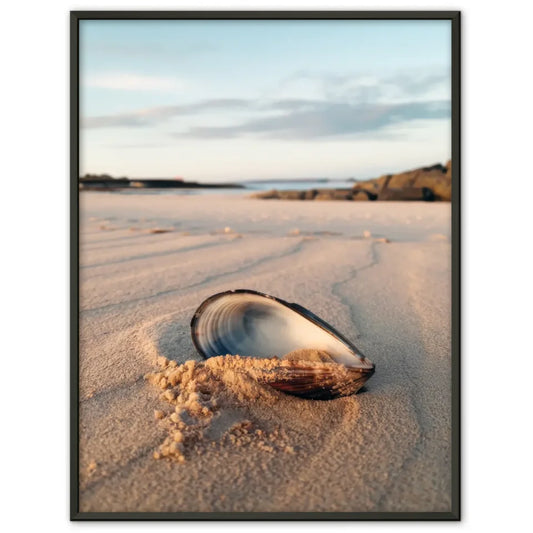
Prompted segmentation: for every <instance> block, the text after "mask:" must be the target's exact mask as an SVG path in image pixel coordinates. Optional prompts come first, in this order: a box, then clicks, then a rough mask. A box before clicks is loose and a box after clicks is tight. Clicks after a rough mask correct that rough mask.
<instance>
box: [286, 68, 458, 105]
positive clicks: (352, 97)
mask: <svg viewBox="0 0 533 533" xmlns="http://www.w3.org/2000/svg"><path fill="white" fill-rule="evenodd" d="M278 91H279V93H280V94H281V95H283V96H285V97H287V96H290V95H292V94H302V93H303V92H311V93H313V94H316V93H317V92H318V93H320V94H322V96H323V97H325V98H326V99H329V100H344V101H347V102H352V103H353V102H359V103H362V102H380V103H386V102H389V103H393V102H395V103H398V102H402V101H403V102H409V101H414V100H424V99H425V100H432V99H434V97H435V91H438V94H440V95H441V96H442V97H445V96H448V97H449V93H450V70H449V69H435V70H434V71H429V72H428V71H425V72H424V71H422V72H408V73H405V72H398V73H395V74H393V75H390V76H386V77H379V76H375V75H371V74H355V73H352V74H335V73H328V72H311V71H299V72H296V73H294V74H292V75H291V76H288V77H287V78H285V79H284V80H282V81H281V82H280V84H279V87H278Z"/></svg>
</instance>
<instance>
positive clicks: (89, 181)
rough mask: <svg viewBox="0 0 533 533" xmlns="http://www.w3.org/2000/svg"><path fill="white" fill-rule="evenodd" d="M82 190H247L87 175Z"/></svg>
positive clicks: (231, 185) (81, 182) (233, 185)
mask: <svg viewBox="0 0 533 533" xmlns="http://www.w3.org/2000/svg"><path fill="white" fill-rule="evenodd" d="M79 188H80V190H84V189H86V190H92V191H118V190H124V189H133V190H134V189H245V186H244V185H240V184H237V183H198V182H197V181H185V180H182V179H135V178H132V179H130V178H113V177H112V176H109V175H107V174H104V175H101V176H94V175H86V176H83V177H80V179H79Z"/></svg>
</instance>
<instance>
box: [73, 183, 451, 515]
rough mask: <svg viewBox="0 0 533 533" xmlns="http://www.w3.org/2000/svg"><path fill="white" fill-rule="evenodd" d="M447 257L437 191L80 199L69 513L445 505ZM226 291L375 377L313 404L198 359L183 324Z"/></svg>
mask: <svg viewBox="0 0 533 533" xmlns="http://www.w3.org/2000/svg"><path fill="white" fill-rule="evenodd" d="M450 254H451V246H450V204H445V203H442V204H432V203H418V202H414V203H408V202H405V203H394V202H390V203H374V202H364V203H355V202H288V201H269V202H265V201H260V200H254V199H250V198H244V197H241V196H238V195H222V194H221V195H192V196H185V195H183V196H180V195H170V194H140V193H138V194H131V193H125V194H117V193H97V192H85V191H84V192H82V193H81V195H80V510H81V511H203V512H209V511H351V512H354V511H450V508H451V444H450V437H451V366H450V365H451V363H450V351H451V335H450V322H451V320H450V319H451V309H450V303H451V302H450V292H451V269H450ZM238 288H247V289H253V290H257V291H261V292H266V293H269V294H272V295H275V296H278V297H280V298H283V299H284V300H287V301H290V302H297V303H299V304H301V305H303V306H304V307H307V308H308V309H310V310H312V311H313V312H314V313H316V314H317V315H318V316H320V317H321V318H323V319H324V320H326V321H328V322H329V323H331V324H332V325H333V326H334V327H335V328H336V329H338V330H339V331H340V332H342V333H343V334H344V335H345V336H346V337H347V338H348V339H349V340H350V341H352V342H353V343H354V344H355V345H356V346H357V347H358V348H360V349H361V351H362V352H363V353H364V354H365V355H366V356H367V357H368V358H369V359H371V360H372V361H373V362H374V363H375V364H376V373H375V374H374V376H373V377H372V378H371V379H370V380H369V381H368V382H367V384H366V385H365V387H364V388H363V389H362V391H361V392H359V393H358V394H357V395H355V396H348V397H341V398H337V399H334V400H330V401H317V400H305V399H301V398H297V397H294V396H289V395H286V394H284V393H283V392H280V391H278V390H275V389H273V388H272V387H270V386H269V385H268V384H265V383H259V382H257V381H256V380H254V379H253V376H250V374H249V373H246V372H240V371H238V369H236V368H233V369H232V368H230V367H231V364H230V363H229V362H224V361H223V359H224V358H221V359H220V360H219V361H216V360H210V361H209V362H208V363H204V362H203V360H202V359H201V358H200V356H199V355H198V354H197V353H196V352H195V349H194V347H193V344H192V341H191V337H190V332H189V323H190V319H191V316H192V315H193V313H194V311H195V310H196V308H197V307H198V305H199V304H200V303H201V302H202V301H203V300H204V299H205V298H207V297H208V296H211V295H212V294H214V293H217V292H221V291H224V290H229V289H238ZM283 355H285V354H279V356H280V357H282V356H283ZM291 359H292V360H297V359H298V357H292V358H289V359H285V361H286V362H287V364H288V363H289V362H290V361H291ZM186 361H191V362H190V363H186ZM221 361H222V362H221ZM184 363H186V364H184ZM265 364H268V363H265ZM278 364H279V362H278ZM315 364H317V365H320V364H326V365H327V364H329V363H327V361H321V360H320V358H318V359H317V361H316V362H315ZM237 366H238V365H237ZM178 374H179V376H178ZM163 379H165V380H166V381H162V380H163ZM172 381H173V384H172Z"/></svg>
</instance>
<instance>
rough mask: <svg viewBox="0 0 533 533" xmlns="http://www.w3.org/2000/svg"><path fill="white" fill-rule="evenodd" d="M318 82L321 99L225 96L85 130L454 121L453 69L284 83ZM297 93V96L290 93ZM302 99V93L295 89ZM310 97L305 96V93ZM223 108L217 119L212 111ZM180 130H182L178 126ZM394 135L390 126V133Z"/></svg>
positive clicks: (333, 130) (355, 128)
mask: <svg viewBox="0 0 533 533" xmlns="http://www.w3.org/2000/svg"><path fill="white" fill-rule="evenodd" d="M307 79H311V80H313V82H315V81H318V82H319V83H320V84H321V85H322V91H321V93H322V97H315V98H302V97H290V96H279V97H277V98H276V97H275V95H274V97H273V98H270V99H265V100H252V99H243V98H218V99H210V100H200V101H198V102H194V103H190V104H185V105H175V106H161V107H153V108H149V109H141V110H137V111H132V112H129V113H119V114H114V115H103V116H94V117H88V118H86V119H84V120H82V125H83V126H84V127H85V128H109V127H127V128H148V127H155V126H158V125H159V124H162V123H165V122H170V121H171V120H172V119H173V118H175V117H181V116H189V117H190V118H189V119H188V120H187V121H186V122H185V121H181V124H180V126H179V128H181V129H180V131H175V132H174V133H172V135H173V136H175V137H179V138H200V139H218V138H234V137H250V136H252V137H259V138H265V137H267V138H283V139H313V138H324V137H338V136H347V135H358V134H362V133H365V134H370V133H377V134H383V135H384V134H385V131H384V130H385V129H387V128H388V127H389V126H392V125H395V124H402V123H408V122H411V121H415V120H426V119H446V118H449V117H450V99H449V87H448V86H447V84H449V76H448V74H447V73H446V72H435V73H423V74H420V75H414V74H412V73H411V74H409V75H406V74H396V75H393V76H389V77H387V78H382V79H378V78H376V77H372V76H354V75H337V74H316V73H309V72H299V73H296V74H294V75H293V76H291V77H290V78H287V80H285V81H284V82H282V84H281V85H282V86H287V84H291V83H292V82H293V81H295V82H298V83H300V82H302V80H304V81H305V80H307ZM289 94H290V91H289ZM296 94H298V93H297V92H296ZM302 94H305V93H302ZM212 111H216V112H217V113H216V115H217V116H216V118H215V117H214V116H213V114H210V112H212ZM176 129H177V128H176ZM389 130H390V128H389Z"/></svg>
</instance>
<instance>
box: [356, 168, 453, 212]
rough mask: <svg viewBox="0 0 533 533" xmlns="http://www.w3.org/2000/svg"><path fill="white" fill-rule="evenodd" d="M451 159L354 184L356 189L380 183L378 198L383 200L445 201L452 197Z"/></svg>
mask: <svg viewBox="0 0 533 533" xmlns="http://www.w3.org/2000/svg"><path fill="white" fill-rule="evenodd" d="M451 168H452V167H451V161H448V163H447V164H446V166H443V165H441V164H440V163H438V164H436V165H432V166H430V167H422V168H417V169H414V170H409V171H407V172H401V173H399V174H389V175H386V176H382V177H381V178H378V179H374V180H368V181H366V182H362V183H357V184H355V185H354V190H361V189H364V188H372V189H375V186H376V183H377V184H378V193H377V196H378V198H377V199H378V200H381V201H404V200H411V201H416V200H418V201H426V202H431V201H444V202H449V201H450V200H451V199H452V174H451Z"/></svg>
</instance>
